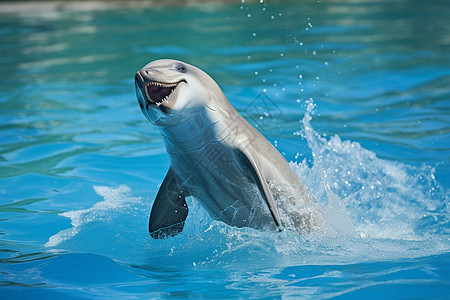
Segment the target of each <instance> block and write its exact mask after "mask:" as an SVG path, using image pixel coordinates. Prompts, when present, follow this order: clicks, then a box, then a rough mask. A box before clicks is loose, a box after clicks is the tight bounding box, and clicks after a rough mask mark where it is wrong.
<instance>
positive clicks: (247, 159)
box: [238, 150, 281, 231]
mask: <svg viewBox="0 0 450 300" xmlns="http://www.w3.org/2000/svg"><path fill="white" fill-rule="evenodd" d="M238 151H239V152H240V154H241V155H240V156H241V157H242V159H243V161H244V163H245V164H246V166H247V168H248V169H249V170H250V172H251V174H252V176H253V178H254V180H255V182H256V184H257V186H258V189H259V191H260V193H261V195H262V196H263V198H264V200H265V201H266V204H267V207H268V208H269V211H270V214H271V215H272V218H273V221H274V222H275V225H276V226H277V228H278V230H280V231H281V220H280V216H279V215H278V211H277V207H276V206H275V200H274V199H273V196H272V193H271V192H270V189H269V186H268V185H267V180H266V179H265V178H264V175H263V174H262V172H261V169H260V167H259V166H258V164H257V163H256V161H255V160H254V159H253V157H252V156H251V155H247V154H246V153H244V152H241V151H240V150H238Z"/></svg>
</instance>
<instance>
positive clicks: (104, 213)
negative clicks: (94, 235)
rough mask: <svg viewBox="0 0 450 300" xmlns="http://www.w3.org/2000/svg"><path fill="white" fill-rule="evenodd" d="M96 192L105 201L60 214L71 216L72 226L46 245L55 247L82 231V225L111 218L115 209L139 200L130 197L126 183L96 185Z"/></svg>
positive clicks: (52, 237) (50, 239) (56, 235)
mask: <svg viewBox="0 0 450 300" xmlns="http://www.w3.org/2000/svg"><path fill="white" fill-rule="evenodd" d="M94 190H95V192H96V193H97V194H98V195H100V196H102V197H103V198H104V200H103V201H100V202H97V203H95V204H94V206H92V207H91V208H87V209H81V210H71V211H68V212H65V213H62V214H60V215H61V216H63V217H66V218H69V219H70V221H71V222H70V223H71V225H72V227H70V228H68V229H64V230H61V231H60V232H58V233H57V234H55V235H53V236H51V237H50V238H49V239H48V242H47V243H45V247H55V246H58V245H59V244H61V243H62V242H64V241H66V240H68V239H71V238H72V237H74V236H75V235H76V234H78V233H79V232H80V230H81V229H82V227H83V226H84V225H86V224H88V223H90V222H92V221H107V220H111V218H112V215H113V213H114V212H115V211H118V210H119V209H123V208H124V207H127V206H130V205H131V204H132V203H136V202H137V200H138V199H137V198H135V197H130V196H129V193H130V192H131V189H130V188H129V187H128V186H126V185H121V186H119V187H117V188H109V187H106V186H94Z"/></svg>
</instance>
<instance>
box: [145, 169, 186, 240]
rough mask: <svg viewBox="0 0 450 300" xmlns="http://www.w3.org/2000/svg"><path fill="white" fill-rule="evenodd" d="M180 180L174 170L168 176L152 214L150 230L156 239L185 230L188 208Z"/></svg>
mask: <svg viewBox="0 0 450 300" xmlns="http://www.w3.org/2000/svg"><path fill="white" fill-rule="evenodd" d="M186 196H187V194H185V193H184V192H183V190H182V189H181V187H180V184H179V183H178V178H177V177H176V175H175V173H174V172H173V171H172V168H170V169H169V171H168V172H167V174H166V177H165V178H164V181H163V183H162V184H161V187H160V188H159V191H158V194H157V195H156V199H155V202H154V203H153V207H152V212H151V213H150V222H149V225H148V229H149V232H150V235H151V237H152V238H154V239H163V238H166V237H169V236H175V235H177V234H178V233H180V232H181V231H182V230H183V227H184V221H185V220H186V218H187V215H188V207H187V204H186V200H185V197H186Z"/></svg>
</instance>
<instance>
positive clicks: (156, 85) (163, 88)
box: [145, 80, 185, 106]
mask: <svg viewBox="0 0 450 300" xmlns="http://www.w3.org/2000/svg"><path fill="white" fill-rule="evenodd" d="M181 82H185V81H184V80H181V81H179V82H176V83H163V82H157V81H150V82H149V83H148V84H147V85H146V86H145V94H146V96H147V101H148V102H150V103H151V104H156V105H157V106H160V105H162V104H164V103H167V102H168V100H169V98H170V95H172V93H173V91H174V90H175V89H176V88H177V86H178V85H179V84H180V83H181Z"/></svg>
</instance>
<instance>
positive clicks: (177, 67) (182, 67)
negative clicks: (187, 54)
mask: <svg viewBox="0 0 450 300" xmlns="http://www.w3.org/2000/svg"><path fill="white" fill-rule="evenodd" d="M173 68H174V69H175V70H176V71H178V72H181V73H186V66H185V65H183V64H181V63H177V64H174V65H173Z"/></svg>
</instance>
